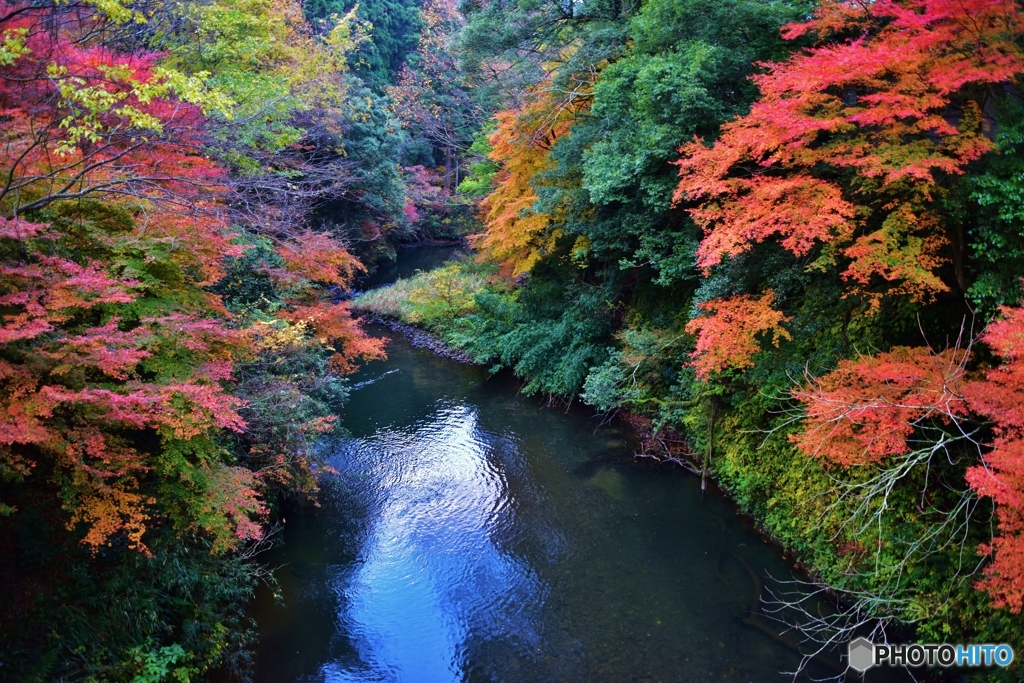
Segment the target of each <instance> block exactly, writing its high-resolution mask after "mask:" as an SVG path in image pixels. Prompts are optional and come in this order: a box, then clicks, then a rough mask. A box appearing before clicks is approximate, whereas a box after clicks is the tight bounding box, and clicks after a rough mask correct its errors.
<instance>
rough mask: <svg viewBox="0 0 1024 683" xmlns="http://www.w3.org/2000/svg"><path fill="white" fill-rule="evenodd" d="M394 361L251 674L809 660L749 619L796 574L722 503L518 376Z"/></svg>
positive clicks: (359, 411)
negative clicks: (643, 460)
mask: <svg viewBox="0 0 1024 683" xmlns="http://www.w3.org/2000/svg"><path fill="white" fill-rule="evenodd" d="M388 353H389V359H388V360H387V361H380V362H374V363H370V364H368V365H367V366H366V367H365V368H364V369H363V370H362V371H360V373H359V374H358V375H356V376H355V377H354V380H353V391H352V396H351V400H350V402H349V404H348V405H347V406H346V409H345V414H344V425H345V426H346V428H347V429H348V430H349V432H350V436H346V437H334V438H331V439H330V440H328V441H326V442H325V443H324V444H323V447H324V448H325V449H326V454H327V455H328V462H329V464H330V465H331V466H332V467H333V468H334V469H335V470H336V471H337V474H336V475H333V476H330V477H328V478H327V481H326V483H325V485H324V493H323V496H322V501H321V502H322V506H321V507H320V509H319V510H317V511H315V512H310V513H304V514H301V515H299V516H298V517H295V516H293V517H292V518H290V519H288V521H287V523H286V525H285V532H284V540H285V543H284V545H283V546H282V547H281V548H279V549H277V550H275V551H273V552H274V555H273V557H271V559H270V562H271V564H273V565H281V566H282V568H281V570H280V571H279V572H278V576H279V578H280V581H281V592H282V594H283V596H284V605H283V606H282V605H279V604H277V603H275V601H274V600H273V599H272V597H271V595H270V592H269V591H264V592H263V593H261V594H260V595H259V596H258V599H257V601H256V603H255V605H254V608H253V613H254V616H255V618H256V620H257V622H258V623H259V625H260V630H261V640H260V643H259V646H258V648H257V659H256V671H257V675H256V680H257V681H258V683H290V682H293V681H295V682H298V681H318V682H319V681H323V682H325V683H326V682H329V683H335V682H337V683H341V682H349V681H352V682H356V681H359V682H377V681H381V682H384V681H387V682H392V681H395V682H408V683H435V682H436V683H447V682H455V681H473V682H476V681H508V682H520V681H522V682H570V681H581V682H582V681H588V682H589V681H608V682H618V681H651V682H653V681H665V682H668V681H694V682H696V681H741V682H742V681H783V680H787V677H784V676H782V675H780V673H779V672H781V671H787V670H792V669H793V668H794V667H795V666H796V665H797V662H798V661H799V658H798V655H797V654H796V652H795V650H794V649H793V648H792V647H790V646H789V645H787V644H786V643H785V642H783V641H781V640H779V639H777V638H773V637H771V636H770V635H768V634H766V633H765V631H766V630H771V629H770V628H767V625H768V622H761V623H760V624H759V623H758V622H757V621H756V620H753V621H752V620H751V619H750V617H749V614H750V610H751V605H752V603H753V602H754V601H755V600H756V598H757V595H758V592H759V590H760V587H759V585H758V584H759V582H760V581H761V580H764V581H765V582H768V579H767V577H768V576H769V575H771V576H774V577H777V578H789V577H792V575H793V570H792V569H791V568H790V567H789V566H788V565H787V564H786V563H785V562H784V561H783V560H782V558H781V557H780V555H779V552H778V551H777V550H776V549H774V548H772V547H770V546H768V545H767V544H765V543H764V542H763V541H762V540H761V539H759V537H758V536H757V535H756V534H755V533H753V531H752V530H751V529H750V528H749V526H748V525H747V524H745V523H744V522H743V521H742V520H741V518H739V517H738V516H737V514H736V511H735V508H734V506H732V505H731V504H730V503H729V502H728V501H727V500H725V499H723V498H722V497H720V496H716V495H709V496H708V497H706V498H702V497H701V494H700V487H699V481H698V480H697V479H696V478H695V477H692V476H689V475H686V474H684V473H682V472H679V471H666V470H660V471H659V470H656V469H651V468H647V467H644V466H640V465H636V464H634V463H633V461H632V458H631V457H630V456H631V454H632V452H633V442H632V440H631V437H630V435H629V434H628V432H627V431H626V430H625V429H623V428H621V427H616V426H614V425H613V426H605V427H601V428H597V424H596V422H595V421H594V420H593V418H591V417H590V416H589V415H588V414H586V413H585V412H584V411H575V410H573V411H569V412H568V413H565V412H563V411H562V410H560V409H548V408H544V407H542V406H541V405H539V403H538V402H537V401H536V400H535V399H531V398H527V397H523V396H520V395H519V394H518V393H517V387H518V385H517V384H516V383H515V382H514V381H513V380H511V379H509V378H507V377H502V376H496V377H492V376H489V375H488V373H487V371H486V370H485V369H482V368H474V367H466V366H462V365H458V364H456V363H454V362H451V361H448V360H446V359H443V358H439V357H437V356H434V355H433V354H431V353H429V352H427V351H421V350H416V349H412V348H411V347H410V346H409V345H408V344H407V343H406V342H405V341H404V340H403V339H401V338H395V339H393V340H392V342H391V344H390V345H389V348H388ZM775 629H776V630H781V629H779V628H778V627H775ZM814 673H815V675H816V676H817V677H823V676H826V675H829V674H834V673H835V672H834V671H832V670H830V669H828V668H826V667H824V666H821V667H819V668H818V669H816V670H815V671H814ZM869 680H872V679H871V678H870V677H869Z"/></svg>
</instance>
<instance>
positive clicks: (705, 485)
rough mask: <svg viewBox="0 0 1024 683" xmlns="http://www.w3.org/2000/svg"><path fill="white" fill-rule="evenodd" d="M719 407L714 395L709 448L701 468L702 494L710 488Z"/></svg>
mask: <svg viewBox="0 0 1024 683" xmlns="http://www.w3.org/2000/svg"><path fill="white" fill-rule="evenodd" d="M717 409H718V402H717V401H716V400H715V398H714V397H713V396H712V397H711V405H710V407H709V410H710V412H709V414H708V450H707V451H706V452H705V453H704V466H703V467H701V470H700V492H701V494H702V495H703V494H704V493H706V492H707V490H708V467H709V466H710V465H711V453H712V451H713V450H714V447H715V412H716V410H717Z"/></svg>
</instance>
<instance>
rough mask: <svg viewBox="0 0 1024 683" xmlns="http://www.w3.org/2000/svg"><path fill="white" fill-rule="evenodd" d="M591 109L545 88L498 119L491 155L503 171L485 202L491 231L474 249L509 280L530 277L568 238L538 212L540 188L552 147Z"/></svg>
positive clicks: (586, 102)
mask: <svg viewBox="0 0 1024 683" xmlns="http://www.w3.org/2000/svg"><path fill="white" fill-rule="evenodd" d="M588 87H589V86H584V87H583V88H582V90H583V91H586V90H587V89H588ZM588 107H589V100H588V99H586V98H583V99H574V98H569V99H568V100H566V99H564V98H560V97H557V96H556V95H555V94H554V93H552V92H548V91H545V90H543V89H540V90H538V92H537V93H535V94H534V95H533V96H532V97H531V99H530V101H529V102H528V103H527V104H524V105H523V106H521V107H519V108H518V109H510V110H506V111H502V112H499V113H498V114H497V115H495V120H496V121H497V123H498V127H497V129H496V130H495V131H494V133H492V134H491V136H490V138H488V140H489V142H490V145H491V152H490V154H489V155H488V156H489V157H490V158H491V160H492V161H494V162H496V163H498V164H499V165H500V166H501V170H499V171H498V173H497V174H496V175H495V177H494V189H493V191H492V192H491V193H490V194H489V195H488V196H487V198H486V199H484V201H483V202H482V208H483V211H484V225H485V227H486V230H485V231H484V232H483V233H481V234H480V235H477V236H475V237H474V239H473V246H474V247H475V248H477V249H479V250H480V251H481V253H482V254H483V255H484V257H486V258H490V259H491V260H493V261H495V262H497V263H500V264H502V271H503V272H504V273H505V274H506V275H511V276H513V277H515V276H517V275H521V274H523V273H527V272H529V271H530V270H531V269H532V268H533V267H534V266H535V265H536V264H537V262H538V261H540V260H541V258H543V256H544V255H545V254H546V253H549V252H550V251H551V250H552V249H553V247H554V243H555V241H557V239H558V238H559V237H560V236H561V235H562V233H561V231H560V230H558V229H554V230H549V228H550V226H551V224H552V221H551V216H549V215H547V214H546V213H543V212H540V211H537V210H536V209H535V208H534V204H535V203H536V201H537V192H536V189H535V183H538V182H542V181H541V179H540V178H539V177H538V176H541V175H542V174H543V173H544V172H545V171H548V170H550V169H551V168H553V166H554V164H553V162H552V161H551V158H550V153H551V148H552V146H553V145H554V144H555V142H556V141H557V140H558V139H559V138H560V137H562V136H563V135H568V134H569V132H570V130H571V128H572V124H573V121H574V120H575V117H576V116H577V115H579V114H580V113H582V112H583V111H585V110H586V109H587V108H588Z"/></svg>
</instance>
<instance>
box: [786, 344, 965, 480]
mask: <svg viewBox="0 0 1024 683" xmlns="http://www.w3.org/2000/svg"><path fill="white" fill-rule="evenodd" d="M966 361H967V354H966V353H965V352H963V351H954V350H951V351H946V352H944V353H941V354H936V353H934V352H932V350H931V349H927V348H905V347H899V348H896V349H893V350H892V351H890V352H889V353H881V354H878V355H877V356H868V357H864V358H860V359H857V360H846V361H842V362H841V363H840V364H839V367H838V368H837V369H836V370H834V371H832V372H830V373H829V374H828V375H825V376H824V377H822V378H820V379H817V380H812V382H811V384H810V386H808V387H807V388H806V389H802V390H799V391H796V392H794V395H795V396H796V398H798V399H799V400H800V401H801V402H803V404H804V405H805V406H806V407H807V422H806V425H805V427H804V431H803V432H802V433H800V434H796V435H794V436H793V437H792V440H793V441H794V442H795V443H796V444H797V446H798V447H799V448H800V450H802V451H803V452H804V453H807V454H808V455H812V456H815V457H823V458H827V459H829V460H832V461H834V462H837V463H839V464H841V465H844V466H849V465H863V464H867V463H872V462H879V461H881V460H882V459H884V458H886V457H889V456H893V455H900V454H903V453H906V452H907V451H909V450H910V448H911V447H910V445H909V444H908V443H907V439H908V438H909V437H910V436H911V435H912V434H913V433H914V430H915V429H916V428H917V427H918V425H920V424H922V423H923V422H924V421H926V420H929V419H933V418H938V419H940V420H946V421H948V420H949V418H951V417H962V416H965V415H966V414H967V412H968V405H967V401H966V400H965V399H964V397H963V388H964V374H965V373H964V365H965V363H966Z"/></svg>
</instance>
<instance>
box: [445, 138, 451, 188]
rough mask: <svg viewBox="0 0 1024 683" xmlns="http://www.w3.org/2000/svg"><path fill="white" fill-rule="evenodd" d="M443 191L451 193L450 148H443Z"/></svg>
mask: <svg viewBox="0 0 1024 683" xmlns="http://www.w3.org/2000/svg"><path fill="white" fill-rule="evenodd" d="M444 191H445V193H447V194H451V191H452V148H451V147H447V146H446V147H445V148H444Z"/></svg>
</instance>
